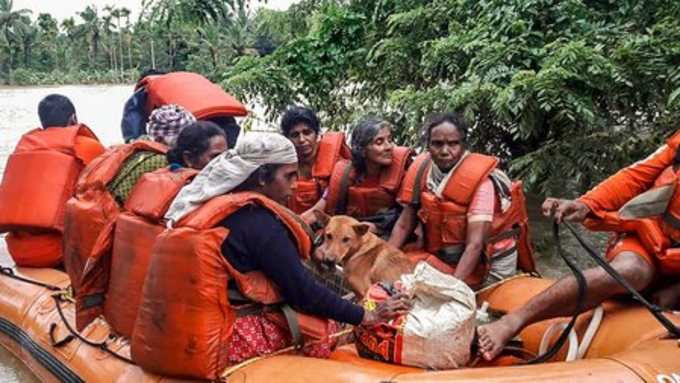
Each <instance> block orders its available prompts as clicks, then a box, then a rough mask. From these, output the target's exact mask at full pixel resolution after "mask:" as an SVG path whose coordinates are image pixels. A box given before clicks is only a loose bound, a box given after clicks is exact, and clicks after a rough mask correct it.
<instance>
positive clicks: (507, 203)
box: [389, 113, 534, 287]
mask: <svg viewBox="0 0 680 383" xmlns="http://www.w3.org/2000/svg"><path fill="white" fill-rule="evenodd" d="M467 131H468V128H467V124H466V122H465V121H464V120H463V118H462V117H460V116H459V115H457V114H454V113H444V114H439V115H436V116H434V117H432V118H431V119H430V120H429V122H428V123H427V124H426V126H425V132H424V133H425V140H426V142H427V149H428V150H427V152H425V153H423V154H421V155H419V156H418V157H417V158H416V159H415V161H414V163H413V165H411V167H410V168H409V170H408V173H407V175H406V177H405V179H404V181H403V187H402V191H401V193H400V196H399V201H400V202H401V203H402V204H403V205H404V210H403V211H402V213H401V216H400V217H399V220H398V221H397V224H396V225H395V227H394V230H393V231H392V234H391V236H390V239H389V242H390V243H391V244H392V245H394V246H396V247H402V246H403V245H404V244H405V243H406V240H407V238H408V236H409V235H411V234H412V233H413V231H414V229H415V227H416V225H417V224H418V221H419V220H420V222H422V224H423V230H424V237H425V249H424V250H425V251H426V252H427V253H429V254H431V255H430V256H429V257H428V258H427V261H428V262H429V263H431V264H432V265H433V266H435V267H437V268H439V269H440V270H441V271H444V272H448V273H452V274H453V275H454V276H455V277H456V278H458V279H461V280H464V281H466V282H467V283H468V284H470V285H472V286H475V287H477V286H480V285H484V284H488V283H493V282H495V281H498V280H501V279H504V278H507V277H509V276H511V275H514V274H515V273H516V271H517V268H518V263H519V264H520V265H519V266H521V268H523V269H526V270H533V267H534V265H533V259H532V258H531V248H530V246H529V240H528V222H527V221H528V219H527V215H526V208H525V206H524V205H525V204H524V196H523V192H522V187H521V183H512V182H511V181H510V180H509V178H508V177H507V176H506V175H505V174H504V173H502V172H501V171H500V170H498V169H497V168H496V166H497V164H498V159H497V158H495V157H491V156H487V155H483V154H478V153H472V152H470V151H468V150H467V146H466V138H467ZM518 255H519V257H518Z"/></svg>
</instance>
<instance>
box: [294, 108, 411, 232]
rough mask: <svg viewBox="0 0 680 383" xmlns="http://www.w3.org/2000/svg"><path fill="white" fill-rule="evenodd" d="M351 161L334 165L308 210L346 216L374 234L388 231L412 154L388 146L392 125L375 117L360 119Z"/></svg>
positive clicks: (395, 214)
mask: <svg viewBox="0 0 680 383" xmlns="http://www.w3.org/2000/svg"><path fill="white" fill-rule="evenodd" d="M351 148H352V149H351V150H352V160H351V161H340V162H338V163H337V164H336V165H335V167H334V169H333V173H332V175H331V178H330V182H329V185H328V188H327V189H326V192H325V194H324V197H323V198H322V199H321V200H319V202H317V203H316V205H314V207H312V208H311V209H310V212H308V213H306V214H305V216H308V215H310V214H311V211H312V210H314V209H318V210H322V211H323V210H325V211H326V212H327V213H329V214H331V215H341V214H344V215H349V216H352V217H354V218H356V219H358V220H360V221H362V222H364V223H367V224H369V226H370V228H371V231H373V232H374V233H377V234H384V233H387V234H389V233H390V232H391V231H392V227H393V226H394V224H395V222H396V221H397V218H398V217H399V213H400V212H401V207H400V206H399V204H398V203H397V193H398V192H399V187H400V186H401V181H402V179H403V177H404V175H405V173H406V168H407V167H408V165H409V164H410V163H411V160H412V154H413V152H412V151H411V149H409V148H406V147H399V146H395V145H394V143H393V142H392V125H391V124H390V123H389V122H387V121H384V120H381V119H379V118H375V117H366V118H364V119H362V120H361V121H360V122H359V123H358V124H357V125H356V127H355V128H354V129H353V131H352V139H351Z"/></svg>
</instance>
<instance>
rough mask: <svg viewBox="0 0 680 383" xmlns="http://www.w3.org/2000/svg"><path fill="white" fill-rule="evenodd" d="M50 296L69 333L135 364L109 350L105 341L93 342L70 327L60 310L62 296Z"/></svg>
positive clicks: (130, 361) (119, 358) (129, 360)
mask: <svg viewBox="0 0 680 383" xmlns="http://www.w3.org/2000/svg"><path fill="white" fill-rule="evenodd" d="M52 298H53V299H54V303H55V305H56V306H57V312H58V313H59V317H61V321H62V322H64V326H66V329H67V330H68V331H69V332H70V333H71V335H73V336H74V337H76V338H77V339H78V340H80V341H81V342H83V343H85V344H87V345H88V346H92V347H94V348H98V349H100V350H102V351H104V352H106V353H107V354H109V355H111V356H113V357H114V358H116V359H118V360H122V361H123V362H127V363H130V364H135V362H133V361H132V360H131V359H129V358H127V357H124V356H123V355H120V354H117V353H116V352H115V351H113V350H111V349H110V348H109V346H108V345H107V344H106V341H103V342H93V341H91V340H89V339H87V338H85V337H83V336H82V335H80V333H79V332H78V331H76V330H75V329H73V327H71V325H70V324H69V323H68V321H67V320H66V316H64V312H63V311H62V309H61V305H60V302H61V301H62V300H63V298H62V296H61V295H60V294H53V295H52Z"/></svg>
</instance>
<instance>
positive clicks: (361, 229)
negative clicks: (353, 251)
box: [352, 223, 369, 237]
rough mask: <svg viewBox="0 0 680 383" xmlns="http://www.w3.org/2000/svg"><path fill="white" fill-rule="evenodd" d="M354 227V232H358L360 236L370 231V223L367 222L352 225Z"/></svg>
mask: <svg viewBox="0 0 680 383" xmlns="http://www.w3.org/2000/svg"><path fill="white" fill-rule="evenodd" d="M352 228H353V229H354V232H355V233H357V234H358V235H359V236H360V237H361V236H362V235H364V234H366V233H368V229H369V227H368V225H367V224H365V223H359V224H356V225H354V226H352Z"/></svg>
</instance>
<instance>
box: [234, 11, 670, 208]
mask: <svg viewBox="0 0 680 383" xmlns="http://www.w3.org/2000/svg"><path fill="white" fill-rule="evenodd" d="M315 5H316V10H315V11H314V12H313V14H312V15H311V16H310V17H309V20H310V29H309V32H308V33H306V34H305V35H304V36H300V37H298V38H295V39H293V40H291V41H289V42H287V43H286V44H285V45H283V46H282V47H280V48H279V49H277V50H276V51H275V52H274V53H273V54H272V55H269V56H266V57H245V58H241V59H240V61H239V62H238V64H237V65H236V66H235V67H234V68H233V69H232V70H231V71H230V72H228V73H227V78H226V80H225V81H224V85H225V86H226V87H227V88H229V89H231V90H233V91H237V92H238V93H239V94H240V95H241V96H242V97H255V98H257V99H258V100H259V101H260V102H262V103H264V105H265V106H266V107H267V112H268V115H269V117H270V118H271V119H274V118H276V116H277V115H278V114H279V113H280V111H281V110H282V109H283V108H284V107H285V105H286V104H288V103H291V102H301V103H308V104H311V105H313V106H314V107H315V108H317V109H318V110H319V111H321V112H323V115H324V117H325V121H326V123H327V125H328V126H330V127H332V128H336V129H343V128H346V127H348V126H349V124H351V123H352V122H353V121H355V120H356V118H357V117H358V116H359V115H361V114H363V113H366V112H375V111H380V112H382V113H383V114H385V115H387V116H388V117H389V118H390V119H391V120H392V121H393V122H395V123H396V124H397V125H398V126H399V130H398V137H399V139H400V140H401V141H402V142H404V143H409V144H415V143H417V142H418V141H419V137H420V134H419V131H420V127H421V126H422V125H423V120H424V118H425V116H426V115H427V114H429V113H431V112H434V111H442V110H456V111H460V112H462V113H464V114H465V115H466V116H467V119H468V120H469V121H470V122H471V124H472V126H473V128H472V132H471V137H470V144H471V146H472V147H473V148H474V149H476V150H481V151H485V152H489V153H494V154H497V155H499V156H501V157H502V158H503V159H505V160H506V162H507V165H508V167H509V168H510V169H511V171H512V173H513V175H514V176H516V177H520V178H522V179H524V181H525V182H526V183H527V184H528V185H529V186H530V187H531V188H532V189H533V190H535V191H544V192H548V191H552V192H555V191H559V193H560V194H561V195H564V194H565V190H569V191H571V192H572V193H576V192H579V191H583V190H584V189H586V188H587V187H589V186H591V185H593V184H594V183H595V182H597V181H599V180H601V179H602V178H603V177H604V176H606V175H608V174H611V173H612V172H614V171H615V170H616V169H618V168H620V167H621V166H623V165H625V164H627V163H630V162H631V161H632V160H633V159H638V158H641V157H643V156H644V155H645V153H648V152H649V151H651V150H653V148H654V147H655V146H657V145H658V144H659V143H660V142H661V141H662V139H663V137H665V136H667V135H668V134H669V132H671V131H673V130H674V129H675V128H676V125H675V121H676V120H677V119H678V117H680V65H679V64H680V2H677V1H674V0H647V1H638V0H619V1H614V0H432V1H424V0H390V1H387V0H347V1H317V2H315Z"/></svg>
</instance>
